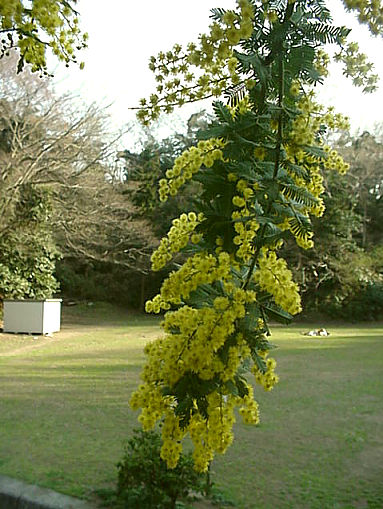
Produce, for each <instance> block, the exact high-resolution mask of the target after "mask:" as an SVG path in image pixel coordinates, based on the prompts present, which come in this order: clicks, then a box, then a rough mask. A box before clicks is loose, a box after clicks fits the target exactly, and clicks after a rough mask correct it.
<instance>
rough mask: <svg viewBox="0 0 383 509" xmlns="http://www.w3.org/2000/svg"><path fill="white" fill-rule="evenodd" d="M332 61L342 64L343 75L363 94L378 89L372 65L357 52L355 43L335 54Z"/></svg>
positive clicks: (377, 78) (377, 77)
mask: <svg viewBox="0 0 383 509" xmlns="http://www.w3.org/2000/svg"><path fill="white" fill-rule="evenodd" d="M381 17H382V16H381ZM382 25H383V24H382ZM334 59H335V61H336V62H342V63H343V64H344V68H343V74H344V75H345V76H348V77H351V78H352V82H353V84H354V85H356V86H357V87H363V92H366V93H370V92H375V90H376V89H377V88H378V87H377V83H378V80H379V76H378V75H377V74H373V69H374V65H373V64H372V63H371V62H369V61H368V60H367V55H365V54H364V53H361V52H360V51H359V45H358V43H357V42H351V43H349V44H348V45H347V46H346V47H345V48H343V49H342V50H341V51H340V52H339V53H336V54H335V56H334Z"/></svg>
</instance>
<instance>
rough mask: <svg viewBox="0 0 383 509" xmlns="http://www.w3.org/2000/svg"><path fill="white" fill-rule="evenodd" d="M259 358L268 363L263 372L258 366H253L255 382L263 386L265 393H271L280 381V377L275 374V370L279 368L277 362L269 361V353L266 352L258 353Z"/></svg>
mask: <svg viewBox="0 0 383 509" xmlns="http://www.w3.org/2000/svg"><path fill="white" fill-rule="evenodd" d="M258 355H259V357H261V358H263V359H264V360H265V363H266V370H265V371H262V370H261V369H259V366H258V365H257V364H254V365H253V368H252V372H253V374H254V376H255V381H256V382H257V383H258V384H260V385H262V387H263V388H264V389H265V391H271V389H272V388H273V387H274V385H276V384H277V383H278V381H279V378H278V376H277V375H276V374H275V373H274V370H275V368H276V366H277V362H276V360H275V359H273V358H271V357H270V358H269V359H267V355H268V352H267V351H266V350H264V351H262V352H259V353H258Z"/></svg>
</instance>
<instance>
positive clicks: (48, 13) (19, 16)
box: [0, 0, 87, 72]
mask: <svg viewBox="0 0 383 509" xmlns="http://www.w3.org/2000/svg"><path fill="white" fill-rule="evenodd" d="M73 3H75V2H73V0H70V1H63V0H60V1H56V0H34V1H33V2H31V6H30V7H28V8H27V7H26V6H24V5H23V2H22V1H21V0H12V1H9V0H5V1H4V0H1V1H0V13H1V21H0V27H1V30H2V31H3V32H7V31H8V32H9V33H10V34H12V31H13V30H16V32H17V35H18V38H17V46H18V47H19V49H20V55H21V57H22V59H23V61H25V62H27V63H30V64H31V65H32V71H39V70H41V71H44V72H46V68H47V63H46V47H50V48H51V49H52V51H53V53H54V54H55V55H56V56H57V57H58V58H59V59H60V60H62V61H64V62H66V63H69V62H76V58H75V56H74V53H75V49H79V48H83V47H85V46H86V40H87V34H83V35H81V34H80V29H79V27H78V23H79V21H78V18H77V12H76V11H75V9H74V7H73V6H72V4H73ZM33 33H39V34H40V33H44V34H45V35H46V36H47V40H46V41H44V40H42V39H41V38H40V36H39V37H34V36H30V35H28V34H33ZM11 39H12V35H11ZM10 42H11V44H12V40H11V41H10ZM3 46H5V47H6V46H7V42H4V41H3ZM81 66H83V64H81Z"/></svg>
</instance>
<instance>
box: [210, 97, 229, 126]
mask: <svg viewBox="0 0 383 509" xmlns="http://www.w3.org/2000/svg"><path fill="white" fill-rule="evenodd" d="M213 110H214V113H215V115H216V117H217V118H218V119H219V120H220V121H221V122H223V123H226V124H229V125H231V124H233V117H232V116H231V113H230V110H229V108H228V107H227V106H226V105H225V104H223V102H222V101H215V102H214V103H213Z"/></svg>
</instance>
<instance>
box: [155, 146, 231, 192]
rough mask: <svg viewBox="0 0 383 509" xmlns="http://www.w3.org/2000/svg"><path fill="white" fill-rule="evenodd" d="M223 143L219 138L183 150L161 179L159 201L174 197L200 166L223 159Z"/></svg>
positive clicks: (211, 164) (208, 166)
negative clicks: (164, 177)
mask: <svg viewBox="0 0 383 509" xmlns="http://www.w3.org/2000/svg"><path fill="white" fill-rule="evenodd" d="M224 146H225V143H224V142H223V141H222V140H220V139H219V138H211V139H209V140H206V141H204V140H202V141H199V142H198V144H197V146H196V147H191V148H189V149H187V150H185V151H184V152H183V153H182V154H181V155H180V156H179V157H177V158H176V160H175V161H174V165H173V168H172V169H170V170H167V172H166V179H161V180H160V182H159V184H160V189H159V193H160V200H161V201H166V200H167V199H168V196H169V195H171V196H175V195H176V194H177V192H178V189H179V188H180V187H181V186H182V185H183V184H184V183H185V182H186V181H187V180H190V179H191V178H192V177H193V175H194V174H195V173H197V172H198V171H199V170H200V168H201V166H202V165H204V166H206V167H207V168H210V167H211V166H213V164H214V161H217V160H218V159H223V155H222V150H221V149H222V148H223V147H224Z"/></svg>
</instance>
